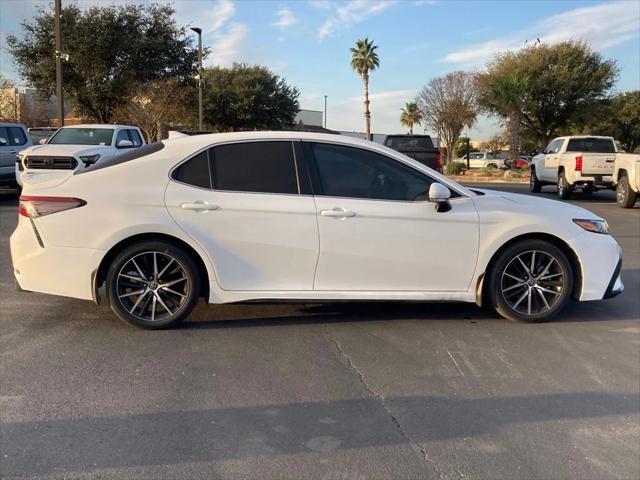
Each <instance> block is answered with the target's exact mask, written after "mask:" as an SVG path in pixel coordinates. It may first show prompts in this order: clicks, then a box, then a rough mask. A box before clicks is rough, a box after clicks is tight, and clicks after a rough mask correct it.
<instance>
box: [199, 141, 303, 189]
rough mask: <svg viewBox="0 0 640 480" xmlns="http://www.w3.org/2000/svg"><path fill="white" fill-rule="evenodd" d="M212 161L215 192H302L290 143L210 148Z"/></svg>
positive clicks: (212, 178)
mask: <svg viewBox="0 0 640 480" xmlns="http://www.w3.org/2000/svg"><path fill="white" fill-rule="evenodd" d="M210 160H211V180H212V182H213V188H214V189H215V190H228V191H235V192H255V193H280V194H297V193H299V190H298V177H297V171H296V161H295V157H294V154H293V144H292V143H291V142H290V141H280V142H276V141H272V142H245V143H234V144H229V145H220V146H217V147H213V148H211V149H210Z"/></svg>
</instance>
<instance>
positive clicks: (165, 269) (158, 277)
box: [157, 258, 173, 280]
mask: <svg viewBox="0 0 640 480" xmlns="http://www.w3.org/2000/svg"><path fill="white" fill-rule="evenodd" d="M172 263H173V258H172V259H171V260H169V263H167V264H166V265H165V266H164V268H163V269H162V270H160V273H158V276H157V280H160V279H161V278H162V275H164V272H166V271H167V269H168V268H169V265H171V264H172Z"/></svg>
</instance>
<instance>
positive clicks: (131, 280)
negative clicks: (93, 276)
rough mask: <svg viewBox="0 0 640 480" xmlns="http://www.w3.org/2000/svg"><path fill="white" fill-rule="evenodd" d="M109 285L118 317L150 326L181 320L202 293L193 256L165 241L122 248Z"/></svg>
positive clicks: (111, 267)
mask: <svg viewBox="0 0 640 480" xmlns="http://www.w3.org/2000/svg"><path fill="white" fill-rule="evenodd" d="M154 264H155V266H154ZM180 279H183V280H180ZM161 282H164V283H161ZM106 287H107V298H108V299H109V305H110V306H111V310H113V312H114V313H115V314H116V315H117V316H118V318H120V319H121V320H123V321H125V322H127V323H129V324H131V325H135V326H137V327H141V328H146V329H150V330H157V329H162V328H169V327H173V326H175V325H177V324H178V323H180V322H181V321H182V320H184V319H185V318H186V317H188V316H189V314H190V313H191V311H192V310H193V308H194V307H195V305H196V303H197V301H198V297H199V295H200V279H199V276H198V268H197V266H196V264H195V262H194V260H193V259H192V258H191V256H190V255H188V254H187V253H185V252H184V251H183V250H182V249H180V248H178V247H176V246H174V245H172V244H170V243H166V242H162V241H148V242H140V243H136V244H135V245H132V246H130V247H127V248H126V249H125V250H123V251H122V252H120V253H119V254H118V255H117V256H116V257H115V258H114V259H113V261H112V263H111V265H110V266H109V270H108V273H107V281H106ZM142 291H144V293H142ZM132 307H133V308H132Z"/></svg>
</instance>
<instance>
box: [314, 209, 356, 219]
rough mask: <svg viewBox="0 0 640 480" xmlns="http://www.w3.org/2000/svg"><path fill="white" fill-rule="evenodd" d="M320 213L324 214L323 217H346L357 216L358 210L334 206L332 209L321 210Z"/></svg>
mask: <svg viewBox="0 0 640 480" xmlns="http://www.w3.org/2000/svg"><path fill="white" fill-rule="evenodd" d="M320 215H322V216H323V217H335V218H345V217H355V216H356V212H352V211H351V210H345V209H344V208H333V209H331V210H320Z"/></svg>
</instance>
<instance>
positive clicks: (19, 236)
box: [10, 217, 104, 300]
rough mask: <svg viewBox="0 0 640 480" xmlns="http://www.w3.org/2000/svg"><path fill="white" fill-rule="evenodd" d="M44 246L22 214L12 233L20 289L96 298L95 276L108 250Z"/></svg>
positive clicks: (12, 254)
mask: <svg viewBox="0 0 640 480" xmlns="http://www.w3.org/2000/svg"><path fill="white" fill-rule="evenodd" d="M43 245H44V246H40V244H39V243H38V238H37V236H36V232H35V231H34V229H33V227H32V225H31V223H30V221H29V220H28V219H27V218H25V217H20V219H19V221H18V226H17V228H16V230H15V231H14V232H13V234H12V235H11V239H10V246H11V260H12V262H13V274H14V276H15V279H16V282H17V284H18V288H19V289H20V290H26V291H30V292H39V293H48V294H52V295H61V296H65V297H73V298H80V299H85V300H92V299H93V291H92V290H93V289H92V283H91V275H92V272H93V271H94V270H96V269H97V268H98V265H99V264H100V260H101V259H102V257H103V255H104V252H103V251H102V250H94V249H90V248H73V247H57V246H52V245H49V244H47V241H46V238H45V239H43Z"/></svg>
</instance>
